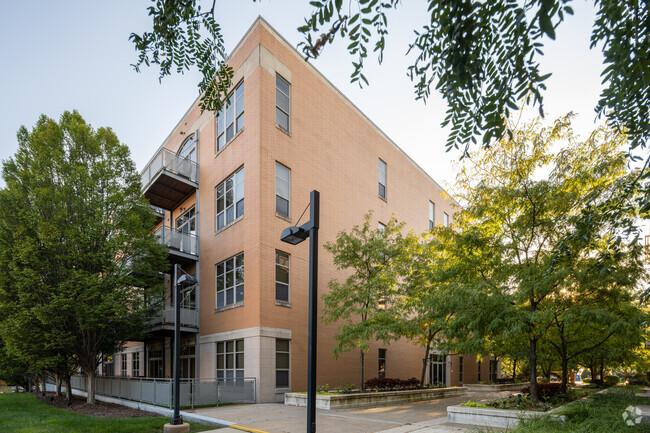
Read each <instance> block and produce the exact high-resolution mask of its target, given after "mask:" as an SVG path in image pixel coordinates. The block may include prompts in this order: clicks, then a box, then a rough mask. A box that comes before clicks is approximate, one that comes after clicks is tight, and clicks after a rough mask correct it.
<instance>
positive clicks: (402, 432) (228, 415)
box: [186, 391, 512, 433]
mask: <svg viewBox="0 0 650 433" xmlns="http://www.w3.org/2000/svg"><path fill="white" fill-rule="evenodd" d="M510 394H512V392H510V391H504V392H497V393H486V392H471V393H469V396H465V397H450V398H444V399H439V400H431V401H424V402H417V403H407V404H401V405H395V406H381V407H374V408H365V409H337V410H318V411H317V413H316V426H317V432H318V433H345V432H351V433H374V432H382V433H409V432H417V433H443V432H464V431H471V430H475V429H476V427H475V426H461V425H458V424H451V423H448V422H447V406H451V405H456V404H460V403H464V402H466V401H467V400H472V401H484V400H492V399H495V398H500V397H505V396H508V395H510ZM186 412H190V413H195V414H199V415H202V416H206V417H211V418H219V419H223V420H229V421H231V422H233V423H234V424H237V427H240V426H241V427H243V428H246V429H250V430H253V431H261V432H268V433H302V432H305V431H306V430H307V412H306V409H305V408H304V407H294V406H285V405H283V404H274V403H269V404H253V405H235V406H224V407H220V408H204V409H195V410H188V411H186ZM235 428H236V427H235ZM250 430H249V431H250ZM235 431H240V432H241V430H235V429H233V428H232V427H231V428H228V429H220V430H218V433H226V432H235ZM215 433H217V430H215Z"/></svg>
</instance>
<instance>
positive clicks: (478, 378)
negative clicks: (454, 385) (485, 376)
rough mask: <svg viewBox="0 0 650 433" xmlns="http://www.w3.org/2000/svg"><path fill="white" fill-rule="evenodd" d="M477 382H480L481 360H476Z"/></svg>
mask: <svg viewBox="0 0 650 433" xmlns="http://www.w3.org/2000/svg"><path fill="white" fill-rule="evenodd" d="M477 381H478V382H480V381H481V360H480V359H479V360H478V377H477Z"/></svg>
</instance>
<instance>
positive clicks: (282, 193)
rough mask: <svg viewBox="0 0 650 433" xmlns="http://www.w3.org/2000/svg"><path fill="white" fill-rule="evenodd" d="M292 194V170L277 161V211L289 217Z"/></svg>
mask: <svg viewBox="0 0 650 433" xmlns="http://www.w3.org/2000/svg"><path fill="white" fill-rule="evenodd" d="M290 196H291V170H289V169H288V168H287V167H285V166H284V165H282V164H280V163H279V162H276V163H275V212H276V213H277V214H278V215H281V216H283V217H286V218H289V211H290V206H289V204H290Z"/></svg>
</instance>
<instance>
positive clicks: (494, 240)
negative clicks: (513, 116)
mask: <svg viewBox="0 0 650 433" xmlns="http://www.w3.org/2000/svg"><path fill="white" fill-rule="evenodd" d="M570 120H571V116H570V115H568V116H566V117H564V118H561V119H558V120H557V121H556V122H555V123H554V124H553V126H551V127H541V125H540V124H539V122H533V123H530V124H527V125H526V126H524V127H523V128H519V129H514V128H513V129H512V131H511V134H510V135H511V136H512V138H504V139H503V140H501V141H499V142H497V143H495V144H494V145H493V147H492V148H490V149H489V150H487V151H484V152H482V153H481V154H479V155H473V156H472V158H471V160H469V161H468V162H467V164H466V166H465V167H464V169H463V171H462V172H461V174H460V175H459V186H460V188H461V190H460V191H459V195H458V197H459V198H460V199H461V201H462V202H464V204H465V207H464V208H463V209H462V210H461V211H460V212H459V213H458V214H457V215H456V218H455V219H456V223H457V224H458V226H459V227H460V229H461V232H460V233H459V234H458V242H459V243H460V246H461V247H464V246H465V247H464V248H460V249H459V250H458V252H457V254H464V255H465V256H469V257H479V258H480V260H459V261H458V262H459V263H461V264H463V265H462V266H461V268H460V270H461V271H462V272H460V273H459V276H461V277H463V278H464V276H463V274H467V275H469V276H470V278H468V279H467V280H466V281H467V283H463V280H462V279H460V280H459V281H460V282H461V283H462V284H461V283H459V286H460V288H461V289H463V290H466V291H467V295H466V296H467V299H481V300H483V299H490V298H492V299H495V300H496V301H497V303H496V304H495V305H500V307H498V311H499V313H498V314H497V315H495V313H494V312H493V311H491V310H492V309H491V308H479V309H474V308H471V309H465V310H464V311H461V312H456V315H455V321H456V324H454V325H453V327H452V329H453V330H454V332H455V336H456V337H458V338H460V339H462V338H463V337H462V336H463V335H468V333H470V334H471V335H473V336H474V338H476V337H481V336H482V335H488V336H489V335H497V336H498V335H499V333H504V335H503V336H500V337H497V338H498V339H504V338H508V337H509V336H515V337H516V336H522V335H523V336H525V337H526V339H527V342H528V352H529V355H528V362H529V365H530V387H531V396H532V398H533V399H537V389H536V384H537V365H538V362H537V357H538V353H537V349H538V343H539V342H540V341H542V340H543V339H544V337H545V335H546V334H547V333H548V332H549V330H550V329H551V328H552V327H553V326H554V323H555V322H554V320H555V317H556V316H555V312H556V310H555V308H556V300H557V299H559V297H560V296H561V295H562V294H563V293H570V294H579V293H580V290H588V289H587V288H586V287H585V284H584V281H579V280H578V281H575V280H574V281H575V283H576V284H567V279H568V278H569V277H570V275H571V272H572V271H573V270H574V269H576V268H578V269H579V266H578V265H579V264H580V261H581V260H584V258H585V257H588V256H592V257H594V262H593V265H594V266H595V268H594V269H598V270H600V271H601V272H602V270H603V269H605V270H606V269H607V267H610V268H615V267H620V266H622V260H625V258H626V257H627V256H626V254H625V253H623V254H618V255H617V254H615V253H614V251H612V250H611V249H607V248H606V249H599V247H600V246H602V245H612V244H611V243H608V242H607V241H609V240H610V239H611V238H612V237H614V236H615V235H616V234H617V233H618V232H619V231H620V230H621V228H622V227H629V226H631V225H633V222H632V221H630V220H631V219H634V218H636V217H638V216H639V210H638V208H636V209H631V211H630V213H629V214H627V215H625V218H624V219H619V220H616V221H610V220H607V219H598V220H595V221H593V222H592V223H591V224H590V225H589V227H588V230H586V231H585V233H586V236H585V237H584V239H583V240H582V241H580V242H577V243H573V244H572V243H569V242H567V239H569V238H570V236H569V235H570V234H571V233H572V232H573V231H575V230H576V226H577V224H580V223H582V222H583V221H584V220H583V219H582V214H583V213H584V212H585V211H586V209H587V208H588V206H590V205H591V204H592V203H599V202H606V201H608V200H609V197H610V196H617V195H618V194H619V193H620V192H621V191H622V189H623V188H625V187H626V186H627V185H629V184H630V178H632V177H634V176H635V175H636V173H628V172H627V171H626V166H625V161H626V158H625V155H624V154H623V153H622V152H620V149H621V146H622V145H624V144H625V142H626V137H625V136H623V135H622V134H619V133H616V132H613V131H611V130H609V129H605V128H601V129H598V130H597V131H595V132H594V133H593V134H592V135H591V136H590V137H589V138H588V139H587V140H586V141H584V142H578V141H577V140H576V139H575V138H574V137H573V136H572V134H571V128H570ZM558 143H568V144H567V145H566V147H565V148H564V149H563V150H562V151H561V152H559V153H558V154H557V155H554V154H553V153H552V151H551V149H552V148H553V146H554V145H556V144H558ZM549 168H550V169H551V172H550V175H548V178H547V179H544V177H543V176H542V175H541V174H540V173H541V172H543V171H544V170H548V169H549ZM468 242H469V243H468ZM633 244H634V242H633ZM637 244H638V243H637ZM466 246H471V248H467V247H466ZM628 252H629V253H631V254H636V256H634V257H633V259H632V260H638V258H639V254H640V248H638V246H637V247H635V248H633V249H631V250H629V251H628ZM497 257H498V258H497ZM608 259H618V261H615V263H614V262H608ZM489 263H493V264H495V266H486V264H489ZM635 266H636V265H635ZM637 267H638V266H637ZM487 270H490V273H486V271H487ZM639 276H640V274H639V273H637V274H635V277H634V278H637V279H636V280H635V281H636V282H638V281H639V280H638V278H639ZM619 277H620V275H619ZM615 281H616V283H617V284H620V283H621V280H620V279H615ZM581 284H582V285H581ZM620 286H621V288H620V289H619V290H623V291H625V290H630V285H628V284H626V283H625V284H620ZM466 304H467V305H471V304H472V303H470V302H468V303H466ZM470 341H471V340H470Z"/></svg>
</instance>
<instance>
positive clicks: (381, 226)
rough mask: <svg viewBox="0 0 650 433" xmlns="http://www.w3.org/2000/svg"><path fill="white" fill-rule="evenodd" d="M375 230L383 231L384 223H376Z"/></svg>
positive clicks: (384, 229) (384, 228)
mask: <svg viewBox="0 0 650 433" xmlns="http://www.w3.org/2000/svg"><path fill="white" fill-rule="evenodd" d="M377 230H379V231H380V232H385V231H386V224H384V223H382V222H380V223H378V224H377Z"/></svg>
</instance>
